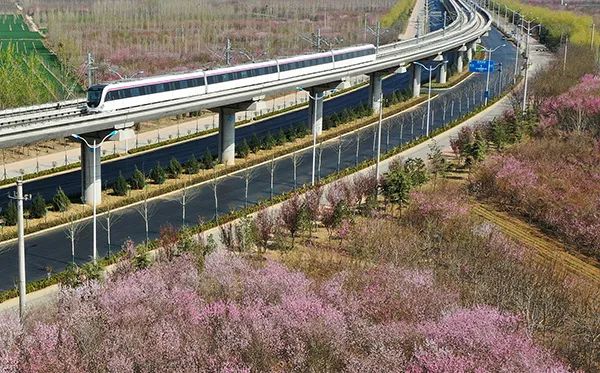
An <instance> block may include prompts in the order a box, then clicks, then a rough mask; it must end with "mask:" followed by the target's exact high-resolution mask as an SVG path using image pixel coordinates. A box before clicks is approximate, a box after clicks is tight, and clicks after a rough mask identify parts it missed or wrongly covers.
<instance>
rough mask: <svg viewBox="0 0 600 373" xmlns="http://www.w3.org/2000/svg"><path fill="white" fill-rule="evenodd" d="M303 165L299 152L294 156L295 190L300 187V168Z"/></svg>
mask: <svg viewBox="0 0 600 373" xmlns="http://www.w3.org/2000/svg"><path fill="white" fill-rule="evenodd" d="M301 163H302V156H301V155H298V152H294V153H293V154H292V165H293V166H294V190H296V188H297V187H298V174H297V172H296V171H297V170H298V166H299V165H300V164H301Z"/></svg>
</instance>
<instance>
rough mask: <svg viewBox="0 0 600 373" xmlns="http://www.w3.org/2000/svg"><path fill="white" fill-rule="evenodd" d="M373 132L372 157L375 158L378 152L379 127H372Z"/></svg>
mask: <svg viewBox="0 0 600 373" xmlns="http://www.w3.org/2000/svg"><path fill="white" fill-rule="evenodd" d="M371 131H372V132H373V146H372V149H371V154H372V155H371V157H373V158H375V151H376V150H377V126H376V125H374V126H371Z"/></svg>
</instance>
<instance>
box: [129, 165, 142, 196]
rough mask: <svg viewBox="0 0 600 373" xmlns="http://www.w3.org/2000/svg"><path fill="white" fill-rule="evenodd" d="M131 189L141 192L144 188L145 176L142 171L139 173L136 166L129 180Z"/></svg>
mask: <svg viewBox="0 0 600 373" xmlns="http://www.w3.org/2000/svg"><path fill="white" fill-rule="evenodd" d="M130 185H131V189H135V190H141V189H144V188H145V187H146V176H145V175H144V173H143V172H142V171H140V170H139V169H138V168H137V166H136V167H135V170H134V171H133V175H132V176H131V180H130Z"/></svg>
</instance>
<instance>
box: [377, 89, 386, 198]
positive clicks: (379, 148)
mask: <svg viewBox="0 0 600 373" xmlns="http://www.w3.org/2000/svg"><path fill="white" fill-rule="evenodd" d="M379 102H381V108H380V109H379V123H377V162H376V163H375V179H376V180H377V186H379V172H380V171H379V170H380V166H379V163H380V161H381V122H382V121H383V106H384V105H383V89H382V90H381V94H380V95H379Z"/></svg>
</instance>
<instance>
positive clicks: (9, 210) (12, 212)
mask: <svg viewBox="0 0 600 373" xmlns="http://www.w3.org/2000/svg"><path fill="white" fill-rule="evenodd" d="M2 216H3V217H4V224H6V225H17V219H18V211H17V204H16V203H15V201H13V200H10V201H8V205H7V206H6V210H4V212H3V213H2Z"/></svg>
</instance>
